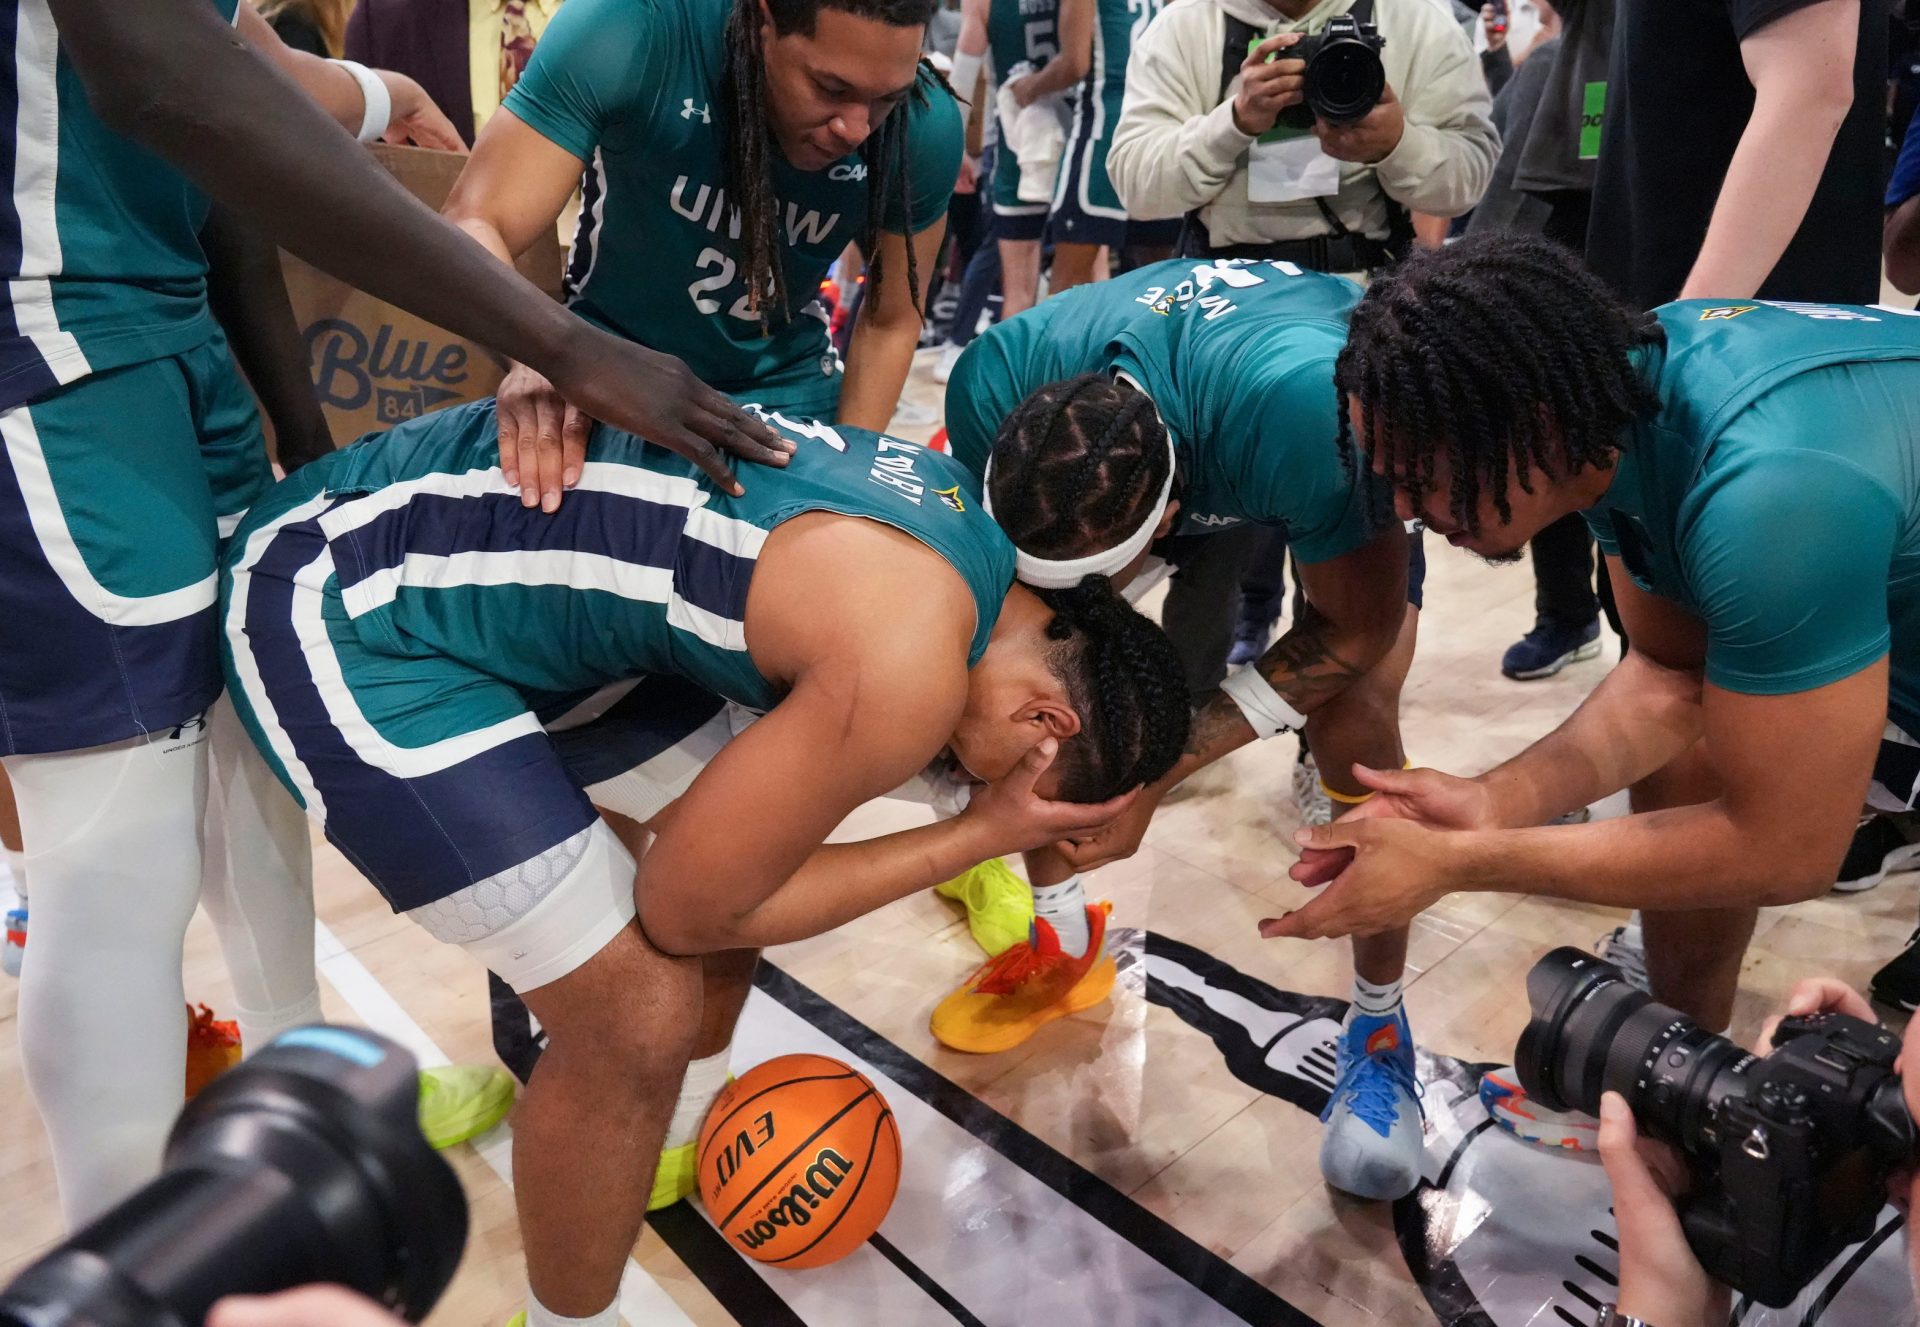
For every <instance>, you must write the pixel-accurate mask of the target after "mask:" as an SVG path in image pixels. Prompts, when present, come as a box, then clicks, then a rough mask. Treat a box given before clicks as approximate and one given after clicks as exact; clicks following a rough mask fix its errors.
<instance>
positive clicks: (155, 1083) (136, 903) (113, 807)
mask: <svg viewBox="0 0 1920 1327" xmlns="http://www.w3.org/2000/svg"><path fill="white" fill-rule="evenodd" d="M207 749H208V742H207V731H206V729H205V728H204V727H201V726H195V727H191V728H188V729H186V730H184V731H183V732H182V733H181V736H179V737H172V736H169V735H167V734H165V733H157V734H155V735H153V736H152V737H151V738H146V737H141V738H134V739H131V740H129V741H125V742H116V743H114V744H112V745H110V746H99V747H90V748H88V749H87V750H84V751H66V752H60V753H57V754H53V755H35V756H9V757H8V758H7V761H6V766H7V773H8V775H9V776H11V778H12V780H13V789H14V795H15V798H16V799H17V800H18V802H19V806H20V831H21V838H22V840H23V841H24V845H25V847H26V851H27V858H28V862H29V865H30V869H31V872H32V875H33V933H32V938H31V939H30V941H29V942H28V952H27V955H26V960H25V963H24V965H23V967H22V969H21V973H20V1019H19V1021H20V1053H21V1059H22V1061H23V1062H24V1063H25V1066H26V1071H27V1085H28V1087H29V1088H30V1089H31V1090H32V1092H33V1098H34V1101H35V1103H36V1104H37V1105H38V1106H39V1108H40V1118H41V1120H42V1121H43V1122H44V1123H45V1125H46V1130H47V1136H48V1139H49V1141H50V1142H51V1143H52V1146H53V1165H54V1172H55V1174H56V1176H57V1178H58V1180H59V1184H60V1207H61V1211H62V1213H63V1214H64V1215H65V1217H66V1220H67V1224H68V1226H69V1227H70V1228H71V1227H74V1226H78V1225H80V1224H81V1223H83V1222H85V1221H87V1220H88V1219H90V1218H92V1217H94V1216H97V1215H99V1214H100V1213H101V1212H102V1211H104V1210H106V1209H107V1208H108V1207H111V1206H112V1205H113V1204H114V1203H116V1202H118V1201H119V1200H120V1199H122V1198H124V1197H125V1196H126V1195H127V1194H128V1193H130V1192H131V1191H132V1190H133V1189H135V1188H136V1187H138V1186H139V1185H140V1184H141V1183H143V1182H144V1181H146V1180H147V1179H149V1178H151V1177H152V1176H153V1174H154V1172H155V1171H156V1170H158V1168H159V1164H160V1150H161V1146H162V1144H163V1143H164V1142H165V1140H166V1135H167V1130H168V1128H169V1127H170V1126H171V1125H172V1123H173V1118H174V1116H175V1115H177V1114H179V1112H180V1094H181V1089H182V1085H183V1084H184V1082H185V1077H186V1045H187V1013H186V994H185V992H184V991H183V990H182V989H181V979H180V950H181V945H182V943H183V941H184V940H185V937H186V931H187V923H188V922H189V921H190V920H191V919H192V917H193V905H194V901H195V900H196V899H197V898H198V897H199V895H200V823H201V814H202V811H203V809H204V806H205V801H206V786H207V754H208V750H207Z"/></svg>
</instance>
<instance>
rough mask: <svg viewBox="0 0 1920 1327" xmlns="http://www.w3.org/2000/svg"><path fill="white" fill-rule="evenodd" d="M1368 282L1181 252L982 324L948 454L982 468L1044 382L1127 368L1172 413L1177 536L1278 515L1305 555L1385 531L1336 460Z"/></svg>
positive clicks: (957, 390) (1339, 550)
mask: <svg viewBox="0 0 1920 1327" xmlns="http://www.w3.org/2000/svg"><path fill="white" fill-rule="evenodd" d="M1360 293H1361V292H1360V288H1359V287H1358V286H1356V285H1355V284H1354V283H1353V282H1351V281H1348V280H1345V279H1344V278H1342V277H1337V276H1327V275H1325V274H1322V273H1318V272H1307V271H1304V270H1302V269H1301V268H1299V267H1296V266H1295V265H1293V264H1292V263H1275V262H1266V261H1260V262H1246V261H1240V260H1235V261H1231V262H1218V263H1214V262H1204V261H1202V262H1195V261H1193V260H1191V259H1172V260H1170V261H1168V262H1164V263H1154V264H1151V265H1149V266H1147V267H1142V268H1138V269H1136V270H1134V271H1132V272H1129V273H1127V274H1126V275H1125V276H1122V277H1116V278H1114V279H1113V280H1111V281H1102V282H1098V283H1095V284H1093V285H1088V286H1081V287H1078V288H1076V289H1073V290H1070V291H1067V292H1066V293H1065V294H1062V295H1057V296H1055V297H1053V298H1052V299H1049V300H1047V301H1045V302H1044V303H1042V304H1039V305H1037V306H1036V307H1034V308H1033V309H1031V310H1029V311H1027V312H1026V313H1023V314H1021V315H1019V316H1018V317H1016V318H1012V319H1009V320H1008V321H1006V322H1004V323H1000V324H998V325H997V326H994V327H992V328H989V329H988V330H987V331H985V332H983V333H982V334H981V335H980V336H978V337H976V338H975V339H974V341H973V343H972V344H971V345H969V346H968V347H967V349H966V351H965V353H963V354H962V355H961V356H960V361H959V363H958V364H957V365H955V367H954V373H953V378H952V381H951V382H950V383H949V385H948V388H947V436H948V440H949V443H950V445H951V447H952V449H953V454H954V455H955V456H956V457H957V458H958V459H959V460H960V461H961V462H962V463H963V464H965V465H966V466H967V467H968V468H969V469H970V470H972V471H973V472H974V473H976V474H980V473H983V472H984V471H985V468H986V463H987V456H988V454H989V453H990V451H991V450H992V446H993V439H994V435H995V434H996V433H997V432H998V431H999V428H1000V424H1001V422H1002V421H1004V420H1005V419H1006V417H1007V416H1008V415H1010V414H1012V413H1013V410H1014V407H1016V406H1017V405H1019V404H1020V402H1021V401H1022V400H1023V399H1025V397H1026V396H1027V395H1028V394H1029V393H1031V392H1032V391H1033V390H1034V389H1035V388H1038V387H1040V386H1042V385H1044V384H1046V383H1049V382H1055V381H1058V380H1059V379H1062V378H1071V377H1074V376H1075V375H1077V374H1081V373H1115V374H1122V375H1124V376H1126V377H1127V378H1130V379H1131V380H1133V381H1134V382H1135V383H1137V384H1138V385H1139V386H1140V388H1141V389H1142V390H1144V391H1145V392H1146V393H1147V395H1148V396H1150V397H1152V398H1153V403H1154V406H1155V407H1156V408H1157V409H1158V410H1159V412H1160V417H1161V419H1162V420H1164V421H1165V423H1166V426H1167V431H1168V433H1169V434H1170V435H1171V436H1172V438H1173V443H1174V448H1175V451H1176V453H1177V455H1178V457H1179V463H1180V474H1181V476H1182V479H1183V481H1184V484H1185V487H1184V490H1183V491H1182V493H1181V506H1180V516H1179V521H1178V523H1177V524H1176V526H1175V527H1174V532H1175V533H1176V534H1205V533H1208V532H1210V531H1216V530H1223V529H1230V528H1232V527H1234V526H1237V525H1241V524H1245V523H1248V522H1252V523H1256V524H1261V525H1278V526H1283V527H1285V529H1286V531H1287V535H1288V538H1289V540H1290V541H1291V542H1292V544H1293V548H1294V551H1295V552H1296V553H1297V555H1298V556H1299V558H1300V560H1301V561H1302V562H1324V561H1327V560H1329V559H1331V558H1336V557H1341V556H1343V555H1345V554H1347V553H1351V552H1352V551H1353V550H1354V549H1356V548H1359V547H1360V546H1361V545H1363V544H1365V543H1366V542H1367V541H1368V540H1369V539H1371V538H1372V537H1373V535H1374V534H1375V533H1377V528H1376V526H1377V519H1376V516H1375V514H1374V513H1375V511H1376V510H1384V507H1379V508H1376V507H1375V506H1374V505H1373V503H1372V494H1371V493H1370V491H1369V490H1370V487H1371V485H1370V483H1368V482H1363V481H1364V480H1365V476H1364V474H1362V473H1358V472H1356V471H1355V469H1354V468H1352V467H1350V466H1349V465H1348V464H1347V463H1346V462H1345V461H1344V460H1343V459H1342V456H1341V453H1340V448H1339V445H1338V435H1339V420H1340V416H1339V405H1338V398H1337V395H1336V393H1335V391H1334V386H1333V366H1334V361H1335V360H1336V359H1337V358H1338V356H1339V354H1340V349H1341V347H1342V346H1343V345H1344V344H1345V343H1346V336H1347V319H1348V317H1349V316H1350V315H1351V314H1352V312H1353V308H1354V306H1355V305H1356V304H1358V303H1359V301H1360Z"/></svg>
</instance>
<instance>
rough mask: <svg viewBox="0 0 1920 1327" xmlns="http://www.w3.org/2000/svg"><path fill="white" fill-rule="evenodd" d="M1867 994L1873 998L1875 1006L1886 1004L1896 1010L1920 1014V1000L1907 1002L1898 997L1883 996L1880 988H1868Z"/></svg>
mask: <svg viewBox="0 0 1920 1327" xmlns="http://www.w3.org/2000/svg"><path fill="white" fill-rule="evenodd" d="M1867 994H1868V995H1870V996H1872V997H1873V1002H1874V1003H1875V1004H1884V1005H1888V1006H1891V1007H1892V1008H1894V1009H1904V1010H1906V1011H1907V1012H1908V1013H1910V1014H1911V1013H1920V1000H1906V999H1902V998H1900V997H1899V996H1897V995H1882V994H1881V993H1880V988H1879V987H1878V986H1869V987H1867Z"/></svg>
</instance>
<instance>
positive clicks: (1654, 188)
mask: <svg viewBox="0 0 1920 1327" xmlns="http://www.w3.org/2000/svg"><path fill="white" fill-rule="evenodd" d="M1617 22H1618V26H1617V27H1616V30H1615V32H1614V42H1613V57H1612V62H1611V66H1610V70H1609V76H1608V87H1607V110H1606V129H1605V135H1604V138H1603V141H1602V143H1601V149H1600V170H1599V177H1598V179H1597V180H1596V182H1595V185H1594V195H1593V224H1592V229H1591V232H1590V234H1589V237H1588V240H1587V259H1588V261H1589V262H1590V263H1591V264H1592V266H1593V268H1594V270H1595V271H1597V272H1598V273H1599V274H1600V275H1601V276H1602V277H1604V278H1606V279H1607V280H1608V281H1609V282H1611V283H1612V284H1613V285H1614V287H1615V288H1616V289H1618V290H1619V291H1620V293H1621V294H1622V295H1624V296H1625V297H1626V298H1627V299H1629V300H1630V301H1632V302H1633V303H1634V304H1637V305H1639V306H1640V307H1642V308H1652V307H1653V306H1654V305H1656V304H1663V303H1666V302H1667V301H1668V300H1673V299H1695V298H1712V299H1729V300H1742V299H1754V298H1764V299H1789V300H1816V301H1818V300H1831V301H1835V302H1839V303H1852V304H1871V303H1872V302H1873V301H1874V300H1875V299H1877V298H1878V297H1879V291H1880V260H1879V252H1880V246H1879V243H1878V237H1879V232H1880V223H1881V208H1880V200H1881V198H1882V196H1883V195H1882V191H1881V183H1880V181H1881V174H1882V170H1883V161H1882V142H1883V135H1884V129H1883V127H1882V126H1883V123H1884V117H1885V113H1886V110H1885V97H1886V76H1887V0H1723V3H1714V4H1704V3H1699V2H1698V0H1686V2H1685V3H1675V0H1620V5H1619V10H1618V21H1617Z"/></svg>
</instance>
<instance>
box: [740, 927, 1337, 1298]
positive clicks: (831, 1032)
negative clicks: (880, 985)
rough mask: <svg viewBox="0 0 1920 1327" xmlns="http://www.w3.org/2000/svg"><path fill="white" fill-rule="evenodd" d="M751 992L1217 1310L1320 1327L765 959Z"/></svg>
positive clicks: (1225, 1262)
mask: <svg viewBox="0 0 1920 1327" xmlns="http://www.w3.org/2000/svg"><path fill="white" fill-rule="evenodd" d="M753 984H754V985H755V986H757V987H759V988H760V990H761V991H763V992H764V993H765V994H767V995H768V996H770V997H771V998H773V999H775V1000H778V1001H779V1002H780V1003H781V1004H783V1005H785V1006H786V1007H787V1008H788V1009H790V1010H792V1011H793V1012H794V1013H795V1014H798V1015H799V1016H800V1017H801V1018H803V1019H805V1020H806V1021H807V1022H808V1023H810V1024H812V1025H813V1026H814V1027H816V1028H818V1029H819V1030H820V1031H821V1032H824V1033H825V1034H826V1035H827V1036H829V1037H831V1038H833V1039H834V1040H835V1041H837V1042H839V1043H840V1044H841V1045H842V1046H845V1047H846V1048H847V1049H848V1050H849V1051H852V1052H853V1053H854V1054H856V1055H858V1056H860V1057H861V1058H862V1059H864V1060H866V1061H867V1062H868V1063H870V1064H872V1065H873V1066H874V1067H875V1068H877V1069H879V1070H880V1071H881V1072H882V1073H884V1074H886V1075H887V1076H888V1077H889V1078H891V1079H893V1080H894V1081H895V1082H896V1083H898V1084H900V1086H901V1087H903V1088H905V1089H906V1090H907V1091H909V1092H911V1093H912V1094H913V1095H914V1096H916V1097H918V1098H919V1099H920V1100H921V1101H922V1102H924V1103H926V1104H927V1105H928V1106H930V1107H932V1108H933V1109H934V1110H937V1111H939V1112H940V1113H941V1114H942V1115H944V1116H946V1117H947V1118H948V1119H949V1120H952V1121H953V1122H954V1123H955V1124H957V1125H959V1126H960V1127H961V1128H962V1129H965V1130H966V1131H967V1132H968V1133H970V1134H972V1135H973V1136H974V1137H975V1138H977V1139H979V1140H980V1141H981V1142H982V1143H985V1144H986V1145H987V1146H988V1147H990V1148H992V1149H993V1150H994V1151H996V1152H998V1153H999V1154H1000V1155H1001V1156H1003V1157H1005V1158H1006V1159H1007V1160H1009V1161H1011V1162H1012V1163H1013V1164H1014V1165H1016V1166H1018V1167H1020V1169H1022V1170H1024V1171H1026V1172H1027V1174H1029V1175H1031V1176H1033V1178H1034V1179H1036V1180H1039V1181H1040V1182H1041V1183H1042V1184H1044V1185H1046V1186H1047V1187H1048V1188H1050V1189H1052V1190H1053V1191H1054V1192H1055V1193H1057V1194H1059V1195H1060V1196H1061V1197H1062V1198H1064V1199H1066V1200H1067V1201H1068V1202H1070V1203H1072V1204H1073V1205H1074V1206H1075V1207H1078V1208H1079V1209H1080V1210H1081V1211H1083V1212H1085V1213H1086V1214H1087V1215H1088V1216H1090V1217H1092V1218H1093V1219H1094V1220H1096V1221H1098V1222H1099V1223H1100V1224H1101V1225H1103V1226H1105V1227H1106V1228H1107V1229H1109V1230H1111V1231H1112V1232H1113V1233H1114V1234H1116V1235H1118V1236H1119V1237H1120V1238H1121V1239H1124V1240H1126V1241H1127V1242H1128V1243H1129V1244H1131V1245H1133V1246H1134V1247H1135V1248H1136V1249H1139V1250H1140V1251H1141V1252H1142V1253H1144V1254H1146V1255H1147V1256H1148V1257H1149V1258H1152V1259H1153V1260H1154V1261H1155V1262H1157V1263H1159V1264H1160V1265H1161V1266H1162V1267H1165V1268H1166V1269H1167V1270H1168V1271H1170V1272H1172V1273H1173V1274H1174V1275H1175V1276H1178V1277H1179V1278H1180V1279H1181V1280H1183V1281H1185V1282H1186V1283H1187V1284H1189V1285H1191V1286H1193V1287H1194V1288H1195V1289H1196V1290H1198V1291H1200V1292H1201V1293H1202V1294H1204V1295H1206V1296H1207V1297H1208V1298H1210V1299H1212V1300H1213V1301H1214V1302H1215V1303H1216V1304H1219V1305H1220V1306H1221V1307H1222V1308H1224V1309H1227V1310H1228V1311H1229V1312H1232V1313H1234V1314H1236V1315H1238V1316H1239V1317H1240V1318H1241V1319H1242V1320H1243V1321H1245V1322H1247V1323H1250V1324H1255V1325H1256V1327H1319V1324H1318V1323H1317V1322H1316V1321H1315V1320H1314V1319H1313V1318H1312V1317H1310V1316H1308V1315H1307V1314H1306V1313H1304V1312H1302V1311H1301V1310H1300V1309H1298V1308H1296V1307H1294V1306H1293V1305H1292V1304H1289V1303H1288V1302H1287V1301H1286V1300H1284V1299H1282V1298H1280V1296H1278V1295H1276V1294H1274V1293H1273V1292H1272V1291H1271V1290H1269V1289H1267V1288H1266V1287H1265V1286H1263V1285H1261V1284H1260V1283H1259V1282H1258V1281H1256V1280H1254V1279H1253V1278H1252V1277H1250V1276H1248V1275H1247V1274H1246V1273H1245V1272H1243V1271H1241V1270H1240V1269H1239V1268H1237V1267H1235V1266H1233V1264H1231V1263H1229V1262H1227V1261H1226V1260H1225V1259H1223V1258H1221V1257H1219V1256H1218V1255H1217V1254H1215V1253H1213V1252H1212V1251H1211V1250H1209V1249H1207V1248H1206V1247H1205V1246H1203V1245H1201V1244H1198V1243H1196V1242H1195V1241H1194V1240H1192V1239H1190V1238H1188V1237H1187V1236H1186V1235H1184V1234H1182V1233H1181V1232H1180V1231H1179V1230H1177V1229H1176V1228H1174V1227H1173V1226H1171V1225H1169V1224H1167V1222H1165V1221H1163V1220H1161V1219H1160V1218H1159V1217H1157V1216H1155V1215H1154V1214H1153V1213H1151V1212H1149V1211H1147V1210H1146V1209H1145V1208H1144V1207H1141V1206H1140V1205H1139V1204H1138V1203H1136V1202H1134V1201H1133V1200H1132V1199H1131V1198H1129V1197H1127V1196H1126V1195H1125V1194H1124V1193H1121V1192H1120V1191H1119V1190H1118V1189H1116V1188H1114V1187H1113V1186H1112V1185H1111V1184H1108V1183H1107V1182H1106V1181H1105V1180H1103V1179H1101V1178H1100V1177H1099V1176H1098V1175H1095V1174H1094V1173H1093V1172H1092V1171H1090V1170H1088V1169H1086V1168H1085V1167H1084V1166H1082V1165H1080V1164H1079V1163H1078V1162H1076V1161H1074V1160H1073V1159H1072V1158H1070V1157H1067V1156H1064V1155H1062V1154H1061V1153H1059V1152H1056V1151H1055V1150H1054V1149H1053V1148H1052V1147H1050V1146H1048V1145H1047V1144H1046V1143H1045V1142H1042V1141H1041V1140H1040V1139H1039V1138H1037V1137H1035V1136H1034V1135H1033V1134H1031V1133H1028V1132H1027V1131H1026V1130H1025V1129H1023V1128H1021V1127H1020V1126H1019V1125H1018V1124H1016V1123H1015V1122H1014V1121H1012V1120H1010V1119H1008V1118H1007V1117H1006V1116H1004V1115H1002V1114H1001V1113H1000V1112H999V1111H997V1110H995V1109H994V1108H993V1107H991V1106H989V1105H987V1104H986V1103H985V1102H983V1101H981V1100H980V1099H979V1098H978V1097H976V1096H974V1095H973V1094H972V1093H971V1092H968V1091H967V1090H966V1089H965V1088H963V1087H961V1086H960V1085H959V1084H957V1083H955V1082H954V1081H953V1080H952V1079H950V1078H947V1077H946V1076H944V1075H943V1074H941V1073H939V1072H938V1071H936V1070H934V1069H932V1068H931V1067H929V1066H928V1065H926V1064H923V1063H922V1062H921V1061H919V1060H917V1059H915V1058H914V1057H913V1056H912V1055H909V1054H908V1053H907V1052H906V1051H904V1050H902V1049H901V1048H900V1047H898V1046H896V1045H894V1043H892V1042H891V1041H888V1040H887V1039H886V1038H885V1037H883V1036H881V1035H880V1034H879V1033H878V1032H875V1031H874V1030H873V1029H872V1028H870V1027H868V1026H867V1025H866V1024H865V1023H862V1022H861V1021H860V1020H859V1019H857V1018H855V1017H854V1016H853V1015H851V1014H849V1013H848V1012H847V1011H846V1010H844V1009H842V1008H840V1007H839V1006H838V1005H836V1004H833V1003H832V1002H831V1001H829V1000H826V999H824V998H823V997H821V996H820V995H818V994H816V993H815V992H814V991H813V990H811V989H810V988H808V987H807V986H805V985H803V984H802V983H801V982H799V981H797V980H796V979H795V978H793V977H792V976H790V975H788V974H787V973H785V972H783V971H781V970H780V969H779V968H777V967H775V966H774V965H773V964H772V963H769V962H767V961H766V960H765V959H762V960H761V961H760V965H759V968H758V970H757V971H756V972H755V974H754V979H753Z"/></svg>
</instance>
